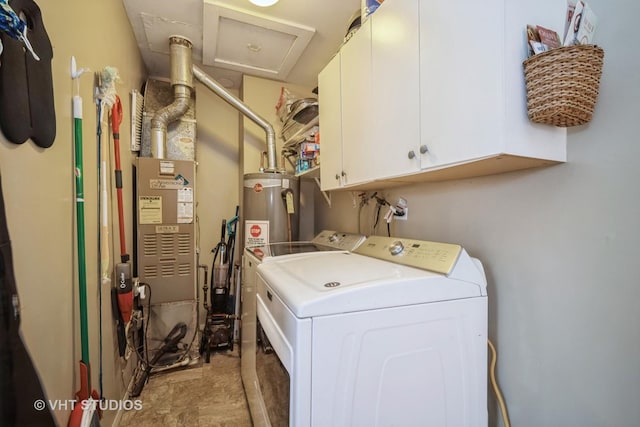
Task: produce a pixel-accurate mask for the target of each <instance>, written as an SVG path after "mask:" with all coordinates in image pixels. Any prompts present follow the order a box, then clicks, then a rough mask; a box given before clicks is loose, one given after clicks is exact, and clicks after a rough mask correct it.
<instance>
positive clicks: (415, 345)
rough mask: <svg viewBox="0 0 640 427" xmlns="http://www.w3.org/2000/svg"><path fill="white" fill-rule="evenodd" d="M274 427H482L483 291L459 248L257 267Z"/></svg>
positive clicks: (408, 243) (262, 362)
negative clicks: (268, 351) (270, 348)
mask: <svg viewBox="0 0 640 427" xmlns="http://www.w3.org/2000/svg"><path fill="white" fill-rule="evenodd" d="M256 299H257V311H258V319H259V320H260V323H261V324H262V327H263V328H264V330H265V332H266V334H267V336H268V338H269V340H270V342H271V345H272V346H273V349H274V350H275V352H273V353H271V354H261V353H260V352H258V355H257V366H256V369H257V376H258V384H259V386H260V389H261V390H260V391H261V393H260V396H261V397H262V399H263V402H262V406H263V407H264V408H266V411H267V418H268V422H269V423H270V424H271V425H274V426H286V425H289V426H296V427H304V426H314V427H326V426H332V427H333V426H366V427H369V426H403V427H405V426H448V427H452V426H453V427H456V426H474V427H476V426H478V427H484V426H486V425H487V292H486V279H485V275H484V271H483V268H482V264H481V263H480V261H478V260H476V259H474V258H471V257H470V256H469V255H468V254H467V252H466V251H465V250H464V249H463V248H462V247H460V246H459V245H451V244H443V243H434V242H426V241H418V240H411V239H396V238H386V237H377V236H373V237H369V238H368V239H367V240H366V241H365V242H364V243H363V244H362V245H360V246H359V247H358V248H357V249H356V250H355V251H354V253H349V252H329V253H326V254H324V255H322V257H321V258H318V257H317V256H315V255H310V256H307V257H304V258H300V259H295V258H285V259H281V260H275V261H273V262H269V263H263V264H261V265H259V266H258V267H257V297H256Z"/></svg>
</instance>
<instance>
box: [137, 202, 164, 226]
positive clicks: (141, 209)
mask: <svg viewBox="0 0 640 427" xmlns="http://www.w3.org/2000/svg"><path fill="white" fill-rule="evenodd" d="M138 216H139V217H140V224H162V196H140V197H138Z"/></svg>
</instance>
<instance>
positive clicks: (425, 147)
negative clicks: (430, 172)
mask: <svg viewBox="0 0 640 427" xmlns="http://www.w3.org/2000/svg"><path fill="white" fill-rule="evenodd" d="M428 151H429V147H427V146H426V145H421V146H420V154H424V153H426V152H428Z"/></svg>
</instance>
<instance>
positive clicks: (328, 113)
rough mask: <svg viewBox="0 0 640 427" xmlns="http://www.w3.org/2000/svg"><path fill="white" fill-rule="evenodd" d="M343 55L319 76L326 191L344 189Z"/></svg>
mask: <svg viewBox="0 0 640 427" xmlns="http://www.w3.org/2000/svg"><path fill="white" fill-rule="evenodd" d="M340 87H341V84H340V53H338V54H337V55H336V56H334V57H333V59H332V60H331V61H330V62H329V64H328V65H327V66H326V67H325V68H324V70H322V71H321V72H320V74H319V75H318V105H319V106H320V105H322V108H320V111H319V118H320V123H325V125H324V126H323V127H322V132H321V133H320V147H321V151H320V153H321V156H320V182H321V187H322V189H323V190H334V189H336V188H340V187H341V186H342V103H341V89H340Z"/></svg>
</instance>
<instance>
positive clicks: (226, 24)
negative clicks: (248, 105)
mask: <svg viewBox="0 0 640 427" xmlns="http://www.w3.org/2000/svg"><path fill="white" fill-rule="evenodd" d="M314 33H315V29H314V28H311V27H308V26H304V25H300V24H295V23H292V22H288V21H284V20H280V19H275V18H271V17H267V16H264V15H261V14H258V13H256V12H252V11H247V10H242V9H239V8H235V7H230V6H229V5H225V4H221V3H218V2H214V1H209V0H205V1H204V9H203V25H202V63H203V65H208V66H215V67H220V68H225V69H230V70H235V71H238V72H242V73H247V74H251V75H254V76H259V77H266V78H270V79H274V80H284V79H286V78H287V76H288V75H289V72H290V71H291V69H292V68H293V67H294V65H296V63H297V62H298V60H299V58H300V56H301V55H302V53H303V52H304V50H305V49H306V47H307V45H308V44H309V42H310V41H311V38H312V37H313V34H314Z"/></svg>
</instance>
